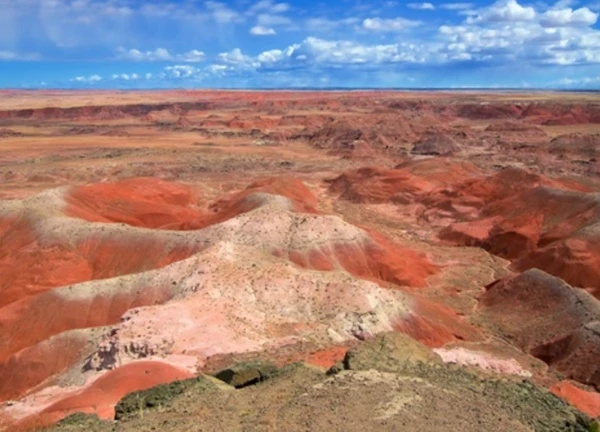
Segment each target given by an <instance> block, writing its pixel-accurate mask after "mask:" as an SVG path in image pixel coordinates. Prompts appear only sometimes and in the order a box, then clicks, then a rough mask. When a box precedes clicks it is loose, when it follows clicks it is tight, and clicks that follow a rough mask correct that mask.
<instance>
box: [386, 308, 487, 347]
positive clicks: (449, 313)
mask: <svg viewBox="0 0 600 432" xmlns="http://www.w3.org/2000/svg"><path fill="white" fill-rule="evenodd" d="M394 328H395V330H397V331H399V332H402V333H406V334H407V335H409V336H411V337H412V338H413V339H415V340H417V341H419V342H421V343H423V344H425V345H427V346H430V347H432V348H437V347H441V346H443V345H445V344H447V343H451V342H455V341H457V340H461V341H462V340H468V341H477V340H481V338H482V336H481V334H480V333H479V331H478V330H477V329H476V328H475V327H473V326H471V325H470V324H469V323H467V322H465V321H463V320H462V319H461V318H460V317H459V316H458V315H457V314H456V312H455V311H454V310H452V309H450V308H448V307H445V306H442V305H440V304H436V303H433V302H431V301H429V300H426V299H424V298H422V297H415V299H414V303H413V306H412V312H411V313H410V314H409V315H407V316H406V317H405V318H403V319H402V320H401V321H400V322H398V323H396V325H395V326H394Z"/></svg>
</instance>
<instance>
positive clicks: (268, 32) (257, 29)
mask: <svg viewBox="0 0 600 432" xmlns="http://www.w3.org/2000/svg"><path fill="white" fill-rule="evenodd" d="M250 34H252V35H254V36H274V35H276V34H277V32H276V31H275V29H272V28H270V27H263V26H254V27H252V28H251V29H250Z"/></svg>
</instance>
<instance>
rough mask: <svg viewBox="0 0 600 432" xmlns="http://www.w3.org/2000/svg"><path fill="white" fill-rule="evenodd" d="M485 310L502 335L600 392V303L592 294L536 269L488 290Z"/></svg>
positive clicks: (491, 286)
mask: <svg viewBox="0 0 600 432" xmlns="http://www.w3.org/2000/svg"><path fill="white" fill-rule="evenodd" d="M481 306H482V310H481V313H482V315H483V316H484V317H486V319H489V320H491V321H492V322H493V323H494V326H496V328H498V329H499V330H500V333H501V335H502V336H504V337H505V338H507V339H509V340H511V341H512V342H513V343H514V344H516V345H517V346H518V347H520V348H521V349H523V350H524V351H526V352H529V353H530V354H531V355H533V356H534V357H537V358H539V359H541V360H543V361H544V362H546V363H547V364H548V365H549V366H550V367H551V368H552V369H553V370H555V371H558V372H560V373H562V374H564V376H566V377H568V378H570V379H574V380H576V381H579V382H582V383H584V384H588V385H592V386H594V387H595V388H596V389H599V390H600V363H598V362H597V359H598V358H600V303H598V301H597V300H595V299H594V298H593V297H591V296H590V295H589V294H588V293H586V292H585V291H583V290H580V289H577V288H572V287H571V286H569V285H567V284H566V283H564V282H563V281H562V280H560V279H558V278H555V277H553V276H550V275H548V274H547V273H544V272H542V271H541V270H537V269H533V270H528V271H526V272H525V273H522V274H520V275H518V276H515V277H512V278H508V279H505V280H501V281H497V282H495V283H493V284H492V285H490V286H488V287H487V288H486V291H485V293H484V294H483V295H482V296H481Z"/></svg>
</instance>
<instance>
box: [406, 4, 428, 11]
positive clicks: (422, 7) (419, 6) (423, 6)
mask: <svg viewBox="0 0 600 432" xmlns="http://www.w3.org/2000/svg"><path fill="white" fill-rule="evenodd" d="M407 6H408V7H409V8H411V9H420V10H435V6H434V5H433V4H431V3H409V4H408V5H407Z"/></svg>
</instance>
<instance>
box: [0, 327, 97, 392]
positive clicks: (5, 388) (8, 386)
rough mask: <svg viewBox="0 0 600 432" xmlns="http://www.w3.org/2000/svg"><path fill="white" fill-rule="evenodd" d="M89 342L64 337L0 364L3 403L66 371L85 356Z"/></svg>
mask: <svg viewBox="0 0 600 432" xmlns="http://www.w3.org/2000/svg"><path fill="white" fill-rule="evenodd" d="M86 344H87V339H86V338H84V337H83V335H77V334H72V333H71V334H63V335H59V336H57V337H54V338H51V339H48V340H45V341H44V342H42V343H40V344H38V345H35V346H32V347H30V348H25V349H23V350H21V351H19V352H17V353H15V354H13V355H12V356H10V357H8V358H6V359H4V360H2V361H0V376H1V377H2V380H0V401H6V400H9V399H15V398H17V397H20V396H22V395H23V394H24V393H25V392H27V391H29V390H31V389H33V388H34V387H35V386H37V385H38V384H41V383H42V382H44V381H45V380H46V379H48V378H50V377H52V376H54V375H56V374H58V373H60V372H63V371H65V370H66V369H68V368H69V367H71V366H72V365H73V364H74V363H76V362H77V361H78V360H79V359H80V358H81V356H82V354H83V351H84V348H85V346H86Z"/></svg>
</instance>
